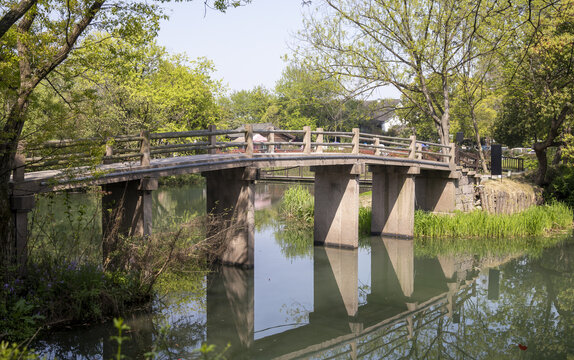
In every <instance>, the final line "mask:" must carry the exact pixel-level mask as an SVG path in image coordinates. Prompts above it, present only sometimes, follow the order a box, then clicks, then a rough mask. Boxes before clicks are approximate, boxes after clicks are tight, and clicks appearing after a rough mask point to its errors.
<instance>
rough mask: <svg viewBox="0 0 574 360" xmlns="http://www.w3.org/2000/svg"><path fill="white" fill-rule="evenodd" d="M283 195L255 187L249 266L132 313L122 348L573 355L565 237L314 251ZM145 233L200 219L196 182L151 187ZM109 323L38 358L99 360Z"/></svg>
mask: <svg viewBox="0 0 574 360" xmlns="http://www.w3.org/2000/svg"><path fill="white" fill-rule="evenodd" d="M282 191H283V188H282V187H281V186H278V185H264V184H260V185H258V189H257V196H256V208H257V209H258V210H257V214H256V219H257V222H258V224H257V229H256V234H255V268H254V269H253V270H240V269H236V268H229V267H224V268H223V269H221V271H219V272H216V273H212V274H210V275H208V276H205V277H200V278H199V279H197V278H193V277H191V278H190V279H179V281H180V282H181V284H180V285H178V286H177V288H178V289H181V290H180V291H177V292H172V293H171V294H169V296H167V297H164V298H162V299H158V300H157V301H156V303H155V305H154V312H153V313H151V314H149V313H146V314H132V315H130V316H129V317H128V318H127V319H126V320H127V323H128V324H129V325H130V326H131V328H132V331H131V332H130V333H129V334H128V335H129V336H130V337H131V340H130V341H128V342H127V345H126V346H125V353H126V354H127V355H128V356H129V357H130V358H133V359H140V358H144V354H145V353H147V352H150V351H152V350H155V351H156V353H157V358H160V359H192V358H201V354H200V353H198V352H197V351H194V350H195V349H197V348H199V347H200V346H201V344H202V343H208V344H213V345H215V346H216V347H215V350H214V351H212V352H211V353H210V355H214V356H215V355H217V354H219V353H220V352H221V351H223V350H225V353H224V356H225V357H226V358H228V359H244V358H254V359H272V358H281V359H292V358H303V359H307V358H311V359H331V358H332V359H382V358H389V359H400V358H408V359H411V358H415V359H416V358H420V359H427V358H430V359H436V358H447V359H448V358H451V359H485V358H487V359H488V358H496V359H521V358H525V359H526V358H529V359H553V358H556V359H571V358H574V242H573V241H572V240H571V239H569V240H566V241H564V242H562V243H560V244H559V245H557V246H555V247H553V248H548V249H546V250H545V251H543V253H542V255H538V256H536V257H529V256H520V255H498V256H484V257H479V256H475V255H472V254H468V255H456V256H454V255H453V256H437V257H433V258H428V257H418V256H415V252H416V249H415V246H414V244H413V241H408V240H396V239H386V238H385V239H383V238H380V237H372V238H369V239H363V240H362V241H361V247H360V248H359V249H358V250H354V251H352V250H338V249H330V248H323V247H313V246H311V245H309V244H311V243H312V234H309V233H300V232H296V231H293V229H291V228H285V226H284V225H281V224H280V223H279V222H277V220H276V219H275V212H274V211H273V206H275V205H276V202H277V200H278V199H279V198H280V196H281V193H282ZM156 196H157V197H156V204H157V205H156V212H155V213H154V215H155V218H154V221H155V224H154V225H155V229H157V228H158V227H159V228H163V229H169V228H171V227H174V226H177V223H178V221H181V220H184V219H186V218H189V217H190V216H193V214H199V213H202V212H204V208H205V200H204V192H203V190H202V189H201V188H197V187H181V188H178V189H160V190H159V191H157V192H156ZM111 335H114V329H113V326H112V325H111V324H109V323H108V324H102V325H97V326H91V327H89V328H74V329H70V330H67V331H59V332H55V333H52V334H49V335H47V336H45V337H44V338H42V339H41V341H39V342H38V343H36V344H34V347H35V348H36V349H37V350H40V351H42V352H43V354H45V355H47V356H48V358H54V357H55V358H58V359H68V358H73V359H84V358H85V359H102V358H103V359H110V358H112V357H113V354H114V352H115V347H114V345H113V343H112V342H111V341H110V340H109V337H110V336H111Z"/></svg>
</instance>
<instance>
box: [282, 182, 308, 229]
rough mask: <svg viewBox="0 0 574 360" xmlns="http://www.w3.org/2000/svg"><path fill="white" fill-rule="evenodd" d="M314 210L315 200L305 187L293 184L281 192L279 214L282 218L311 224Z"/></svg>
mask: <svg viewBox="0 0 574 360" xmlns="http://www.w3.org/2000/svg"><path fill="white" fill-rule="evenodd" d="M314 211H315V201H314V198H313V195H311V193H310V192H309V190H307V188H305V187H303V186H301V185H295V186H292V187H290V188H289V189H287V191H285V193H284V194H283V199H282V201H281V208H280V215H281V216H282V217H283V218H284V219H297V220H299V221H303V222H305V223H307V224H312V223H313V214H314Z"/></svg>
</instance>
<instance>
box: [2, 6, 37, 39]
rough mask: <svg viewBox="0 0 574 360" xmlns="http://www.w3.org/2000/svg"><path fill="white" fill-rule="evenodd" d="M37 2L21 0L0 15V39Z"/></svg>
mask: <svg viewBox="0 0 574 360" xmlns="http://www.w3.org/2000/svg"><path fill="white" fill-rule="evenodd" d="M37 2H38V0H22V1H20V2H19V3H18V5H16V6H15V7H13V8H11V9H10V10H8V12H7V13H6V14H4V16H2V19H0V39H2V37H3V36H4V34H6V32H7V31H8V30H10V28H11V27H12V26H13V25H14V24H15V23H16V22H18V20H20V19H21V18H22V16H24V14H26V12H28V10H30V8H31V7H32V6H34V5H35V4H36V3H37Z"/></svg>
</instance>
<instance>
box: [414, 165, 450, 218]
mask: <svg viewBox="0 0 574 360" xmlns="http://www.w3.org/2000/svg"><path fill="white" fill-rule="evenodd" d="M456 178H457V176H456V173H455V172H450V173H449V172H444V171H431V170H421V174H420V176H417V178H416V186H415V187H416V207H417V208H418V209H421V210H425V211H433V212H453V211H454V210H455V209H456V205H455V199H456V184H455V180H456Z"/></svg>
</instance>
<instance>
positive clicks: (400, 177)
mask: <svg viewBox="0 0 574 360" xmlns="http://www.w3.org/2000/svg"><path fill="white" fill-rule="evenodd" d="M371 171H372V173H373V195H372V196H373V197H372V215H371V216H372V218H371V234H373V235H384V236H392V237H407V238H410V237H412V236H413V231H414V216H415V213H414V211H415V183H414V174H409V171H408V170H402V169H397V168H391V167H382V166H373V167H372V168H371Z"/></svg>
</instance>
